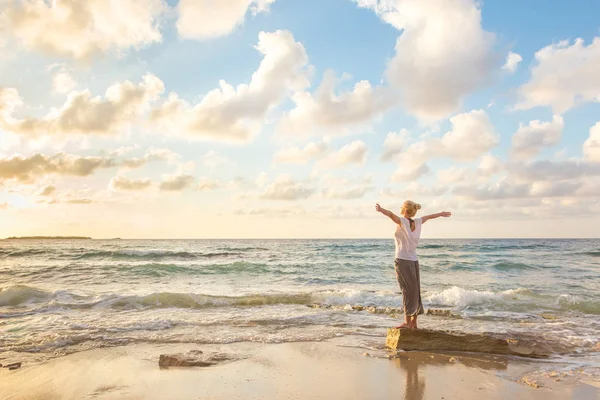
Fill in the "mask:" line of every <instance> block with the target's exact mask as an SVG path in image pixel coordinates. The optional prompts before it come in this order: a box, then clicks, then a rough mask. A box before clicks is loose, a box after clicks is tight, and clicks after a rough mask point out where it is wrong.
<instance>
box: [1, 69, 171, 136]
mask: <svg viewBox="0 0 600 400" xmlns="http://www.w3.org/2000/svg"><path fill="white" fill-rule="evenodd" d="M10 90H11V89H8V91H5V92H4V95H3V94H2V93H0V116H2V117H3V118H0V127H1V128H3V129H5V130H7V131H9V132H13V133H20V134H28V135H46V134H48V135H70V134H81V135H90V134H98V135H109V134H114V133H117V132H119V131H120V130H122V129H124V128H125V127H126V126H128V125H130V124H131V123H133V122H135V121H136V119H137V118H138V115H139V114H140V113H141V111H142V110H143V109H144V108H145V107H146V106H147V105H148V104H149V103H150V102H151V101H153V100H155V99H156V98H157V97H158V96H159V95H160V94H161V93H162V92H163V90H164V85H163V83H162V81H161V80H160V79H158V78H157V77H156V76H154V75H151V74H148V75H146V76H144V79H143V81H142V82H140V83H139V84H137V85H136V84H134V83H132V82H130V81H125V82H121V83H117V84H114V85H112V86H110V87H109V88H108V89H107V90H106V93H105V95H104V98H102V97H92V94H91V93H90V92H89V91H88V90H85V91H81V92H71V93H70V94H69V96H68V97H67V101H66V102H65V104H64V105H63V106H62V107H61V108H59V109H54V110H52V111H51V112H50V113H48V114H47V115H46V116H45V117H44V118H41V119H39V118H33V117H28V118H24V119H17V118H14V117H12V116H11V115H10V114H11V113H12V110H13V109H14V108H15V107H16V106H18V105H19V104H22V101H21V100H20V98H18V94H16V92H11V91H10ZM15 94H16V95H17V96H16V97H15ZM3 110H6V111H5V113H4V115H2V111H3Z"/></svg>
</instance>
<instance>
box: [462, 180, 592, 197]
mask: <svg viewBox="0 0 600 400" xmlns="http://www.w3.org/2000/svg"><path fill="white" fill-rule="evenodd" d="M581 185H582V184H581V183H580V182H550V181H536V182H533V183H532V184H531V183H516V182H513V181H510V180H502V181H499V182H497V183H495V184H487V185H476V184H469V185H464V186H458V187H456V188H454V190H453V194H454V195H457V196H463V197H467V198H469V199H471V200H501V199H523V198H526V199H530V198H533V197H535V198H544V197H565V196H572V195H574V194H575V193H576V191H577V189H579V188H580V187H581Z"/></svg>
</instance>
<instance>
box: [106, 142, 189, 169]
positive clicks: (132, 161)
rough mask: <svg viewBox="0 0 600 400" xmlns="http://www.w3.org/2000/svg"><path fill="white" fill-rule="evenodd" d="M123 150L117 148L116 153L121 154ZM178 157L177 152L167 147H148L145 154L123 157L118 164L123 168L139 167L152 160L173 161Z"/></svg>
mask: <svg viewBox="0 0 600 400" xmlns="http://www.w3.org/2000/svg"><path fill="white" fill-rule="evenodd" d="M124 151H125V150H124V149H117V150H116V153H117V154H123V152H124ZM179 158H180V156H179V154H177V153H175V152H173V151H171V150H169V149H163V148H154V147H153V148H150V149H148V151H147V152H146V154H144V156H143V157H133V158H129V159H125V160H123V161H121V162H120V164H119V165H120V166H121V167H125V168H139V167H142V166H144V165H146V164H147V163H149V162H152V161H168V162H171V163H173V162H175V161H176V160H177V159H179Z"/></svg>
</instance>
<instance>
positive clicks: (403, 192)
mask: <svg viewBox="0 0 600 400" xmlns="http://www.w3.org/2000/svg"><path fill="white" fill-rule="evenodd" d="M447 192H448V186H444V185H423V184H422V183H419V182H410V183H409V184H407V185H406V186H404V187H403V188H402V189H398V190H392V189H390V188H384V189H383V190H382V191H381V193H380V194H381V195H382V196H385V197H393V198H396V199H403V200H404V199H407V198H408V199H410V198H412V199H417V198H419V197H429V196H434V197H439V196H443V195H444V194H446V193H447ZM417 202H418V201H417Z"/></svg>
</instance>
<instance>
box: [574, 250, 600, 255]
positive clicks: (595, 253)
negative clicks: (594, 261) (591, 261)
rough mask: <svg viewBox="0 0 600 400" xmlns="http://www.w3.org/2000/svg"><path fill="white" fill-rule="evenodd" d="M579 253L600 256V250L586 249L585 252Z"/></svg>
mask: <svg viewBox="0 0 600 400" xmlns="http://www.w3.org/2000/svg"><path fill="white" fill-rule="evenodd" d="M579 254H583V255H586V256H590V257H600V250H597V251H585V252H583V253H579Z"/></svg>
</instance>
